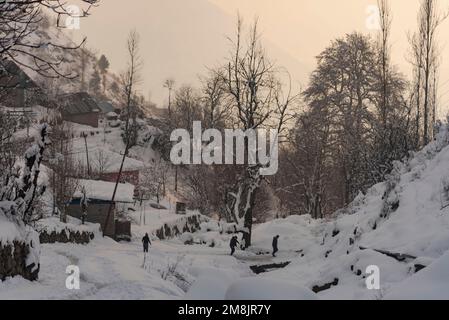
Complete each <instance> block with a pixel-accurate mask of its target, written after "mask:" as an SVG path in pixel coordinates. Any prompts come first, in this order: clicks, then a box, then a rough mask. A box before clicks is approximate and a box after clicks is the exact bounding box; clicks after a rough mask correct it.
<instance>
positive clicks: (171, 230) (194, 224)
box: [155, 214, 208, 240]
mask: <svg viewBox="0 0 449 320" xmlns="http://www.w3.org/2000/svg"><path fill="white" fill-rule="evenodd" d="M206 221H208V218H207V217H205V216H202V215H200V214H197V215H191V216H184V217H182V218H180V219H178V220H176V221H174V222H170V223H165V224H164V225H163V226H162V227H161V228H159V229H157V230H156V231H155V234H156V236H157V237H158V238H159V239H160V240H164V239H171V238H174V237H176V236H179V235H181V234H183V233H184V232H190V233H194V232H196V231H198V230H200V224H201V223H202V222H206Z"/></svg>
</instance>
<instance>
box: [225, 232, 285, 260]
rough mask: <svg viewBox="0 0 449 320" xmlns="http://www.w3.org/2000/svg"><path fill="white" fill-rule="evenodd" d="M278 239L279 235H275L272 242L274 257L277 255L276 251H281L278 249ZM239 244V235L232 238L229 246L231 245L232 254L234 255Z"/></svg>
mask: <svg viewBox="0 0 449 320" xmlns="http://www.w3.org/2000/svg"><path fill="white" fill-rule="evenodd" d="M278 240H279V235H277V236H274V237H273V242H272V247H273V253H272V255H273V257H276V253H277V252H278V251H279V249H278ZM238 244H240V243H239V241H238V240H237V236H233V237H232V238H231V241H230V242H229V246H230V247H231V256H232V255H234V252H235V248H236V247H237V245H238Z"/></svg>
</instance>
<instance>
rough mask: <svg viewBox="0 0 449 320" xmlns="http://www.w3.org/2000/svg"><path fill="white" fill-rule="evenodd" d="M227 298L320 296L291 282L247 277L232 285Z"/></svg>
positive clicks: (256, 298) (275, 298) (299, 298)
mask: <svg viewBox="0 0 449 320" xmlns="http://www.w3.org/2000/svg"><path fill="white" fill-rule="evenodd" d="M225 299H226V300H317V299H318V296H317V295H316V294H315V293H313V292H312V291H311V290H310V289H308V288H304V287H300V286H297V285H294V284H292V283H289V282H285V281H279V280H271V279H262V278H246V279H241V280H238V281H236V282H234V283H233V284H231V285H230V287H229V288H228V290H227V291H226V294H225Z"/></svg>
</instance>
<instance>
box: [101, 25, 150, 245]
mask: <svg viewBox="0 0 449 320" xmlns="http://www.w3.org/2000/svg"><path fill="white" fill-rule="evenodd" d="M127 49H128V68H127V70H126V71H125V72H124V73H123V74H122V77H121V78H122V85H123V88H124V91H123V96H124V98H125V102H126V104H125V109H126V122H125V132H124V141H125V150H124V151H123V157H122V161H121V163H120V169H119V172H118V175H117V179H116V182H115V187H114V191H113V193H112V198H111V205H110V206H109V209H108V214H107V216H106V225H105V227H104V230H106V227H107V223H108V221H109V218H110V216H111V214H112V210H113V206H114V204H113V203H114V200H115V196H116V194H117V188H118V184H119V183H120V180H121V175H122V172H123V166H124V163H125V160H126V156H127V155H128V152H129V149H130V148H131V146H132V145H133V141H134V142H135V140H136V139H137V132H131V131H133V130H134V129H133V127H131V126H130V123H131V120H133V123H134V125H137V123H136V116H137V115H136V110H135V107H134V105H133V103H134V100H135V97H136V95H137V94H136V89H137V86H138V84H139V83H140V69H141V67H142V61H141V59H140V55H139V34H138V33H137V31H135V30H133V31H131V32H130V34H129V36H128V41H127ZM133 134H134V137H133V136H132V135H133ZM104 235H105V234H104V232H103V237H104Z"/></svg>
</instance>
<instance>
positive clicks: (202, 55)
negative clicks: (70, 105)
mask: <svg viewBox="0 0 449 320" xmlns="http://www.w3.org/2000/svg"><path fill="white" fill-rule="evenodd" d="M122 7H123V1H120V0H108V1H104V2H103V3H102V4H101V6H100V7H99V8H96V9H95V10H94V11H93V12H92V16H91V17H89V18H88V19H85V20H83V21H82V25H81V30H79V31H75V32H74V36H75V37H78V38H81V37H82V36H83V35H87V36H88V41H89V45H90V46H92V47H95V48H96V49H98V50H99V51H100V53H104V54H106V55H107V56H108V58H109V59H110V61H111V64H112V68H113V69H115V70H121V69H123V68H124V67H125V65H126V64H125V63H126V48H125V42H126V38H127V34H128V32H129V30H130V29H132V28H136V29H137V30H138V31H139V33H140V35H141V47H142V50H141V51H142V52H141V56H142V58H143V59H144V60H145V63H144V70H143V76H144V79H145V84H144V85H143V86H142V93H143V94H145V95H147V93H148V90H150V91H151V96H152V99H153V100H154V101H155V102H156V103H158V104H159V105H160V104H161V103H163V102H165V100H166V96H167V94H166V90H165V89H164V88H163V87H162V84H163V81H164V80H165V79H166V78H168V77H173V78H174V79H175V80H176V81H177V85H178V86H179V85H182V84H185V83H195V84H198V82H199V81H198V75H200V74H205V73H206V72H207V67H213V66H215V65H217V64H218V63H220V62H222V61H223V58H224V57H225V56H227V54H228V52H229V44H228V41H227V39H226V36H232V35H234V34H235V23H236V16H231V15H229V14H227V13H225V12H224V11H222V10H221V9H220V8H218V7H216V6H215V5H213V4H211V3H210V2H208V1H207V0H170V1H166V0H147V1H139V2H138V3H136V4H132V5H131V4H129V5H127V6H126V13H125V12H124V11H123V10H121V9H120V8H122ZM124 14H126V15H127V16H128V17H132V19H129V18H124V17H123V15H124ZM117 21H121V22H120V23H117ZM246 22H247V23H249V22H250V21H246ZM263 40H264V43H265V45H266V50H267V54H268V55H269V56H270V57H271V58H272V59H273V60H275V61H276V62H277V64H278V65H279V66H283V67H286V68H287V69H288V70H289V72H290V73H291V74H292V77H293V80H294V81H295V82H297V81H302V82H305V81H306V79H307V77H308V73H309V71H310V70H308V68H306V67H305V65H303V64H302V63H301V62H300V61H298V60H297V59H295V58H294V57H292V56H290V55H289V54H288V53H286V52H285V51H283V50H282V49H280V48H279V47H277V46H276V45H274V44H272V43H270V42H269V41H268V40H267V39H263Z"/></svg>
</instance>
